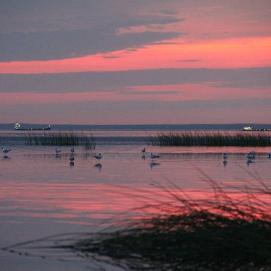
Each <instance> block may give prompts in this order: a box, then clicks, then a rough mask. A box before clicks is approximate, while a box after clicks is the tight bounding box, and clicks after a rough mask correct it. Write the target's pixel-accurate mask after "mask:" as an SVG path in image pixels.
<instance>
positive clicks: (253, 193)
mask: <svg viewBox="0 0 271 271" xmlns="http://www.w3.org/2000/svg"><path fill="white" fill-rule="evenodd" d="M211 185H212V186H213V189H214V190H213V191H214V193H213V196H212V197H210V196H208V197H207V198H206V199H201V200H199V199H195V200H193V199H191V198H189V197H187V196H186V195H185V194H184V193H183V192H182V190H181V189H176V187H173V188H174V189H173V190H174V192H173V190H170V189H168V188H163V189H164V191H165V192H167V193H168V196H169V198H171V199H174V202H175V203H174V204H172V203H168V204H166V203H165V204H161V205H159V206H158V207H157V208H158V210H160V211H161V213H160V215H159V214H156V215H154V216H153V217H151V218H148V219H142V220H141V221H139V222H138V223H136V224H135V227H132V228H127V229H124V230H118V231H115V232H113V233H109V234H104V235H103V234H100V235H97V237H96V238H91V239H87V240H84V239H83V240H80V241H78V242H77V243H76V244H75V245H74V246H73V247H72V248H73V249H75V250H77V251H80V252H82V253H85V255H86V256H87V255H89V254H91V255H93V254H94V255H95V254H96V255H102V256H107V257H110V258H111V259H113V260H115V261H117V262H118V263H125V264H124V265H122V266H128V267H129V268H131V269H133V270H163V271H165V270H167V271H168V270H244V271H245V270H262V271H264V270H271V214H270V200H271V191H270V190H269V188H268V187H267V186H266V185H265V184H264V183H262V187H261V188H258V189H253V190H252V189H250V190H246V192H243V193H242V194H240V195H238V196H236V194H231V193H229V192H225V191H224V190H223V189H222V188H221V187H219V186H218V185H217V184H215V183H214V182H211ZM263 198H265V200H263ZM148 207H149V206H148ZM148 207H146V208H148ZM165 208H166V209H167V211H166V214H165V212H164V209H165Z"/></svg>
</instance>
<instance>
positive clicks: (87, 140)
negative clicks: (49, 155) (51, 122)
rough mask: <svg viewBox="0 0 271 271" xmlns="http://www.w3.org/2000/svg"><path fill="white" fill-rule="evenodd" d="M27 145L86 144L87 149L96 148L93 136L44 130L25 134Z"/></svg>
mask: <svg viewBox="0 0 271 271" xmlns="http://www.w3.org/2000/svg"><path fill="white" fill-rule="evenodd" d="M25 144H26V145H36V146H38V145H41V146H79V145H82V146H85V148H86V149H95V146H96V144H95V140H94V138H93V136H91V135H90V136H89V135H84V134H83V133H82V134H80V133H73V132H66V133H65V132H54V133H51V132H44V133H27V134H26V135H25Z"/></svg>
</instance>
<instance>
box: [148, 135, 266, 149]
mask: <svg viewBox="0 0 271 271" xmlns="http://www.w3.org/2000/svg"><path fill="white" fill-rule="evenodd" d="M151 141H152V144H153V145H159V146H243V147H246V146H247V147H249V146H251V147H264V146H271V134H270V133H268V132H266V133H265V132H238V133H233V132H224V133H223V132H183V133H160V134H158V135H157V136H154V137H153V138H152V140H151Z"/></svg>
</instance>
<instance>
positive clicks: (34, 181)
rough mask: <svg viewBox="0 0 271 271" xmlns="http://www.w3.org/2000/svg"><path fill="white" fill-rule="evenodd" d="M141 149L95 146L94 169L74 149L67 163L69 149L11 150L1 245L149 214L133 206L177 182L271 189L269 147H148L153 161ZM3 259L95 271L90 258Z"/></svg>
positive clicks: (0, 198) (5, 161) (32, 266)
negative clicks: (250, 157)
mask: <svg viewBox="0 0 271 271" xmlns="http://www.w3.org/2000/svg"><path fill="white" fill-rule="evenodd" d="M142 148H143V146H136V145H126V146H123V145H122V146H121V145H119V146H118V145H117V146H110V145H108V146H98V147H97V150H96V151H97V152H101V153H103V159H102V161H101V165H100V166H97V165H96V164H97V161H95V159H94V158H93V156H92V153H90V152H86V151H85V150H84V149H82V148H77V149H76V150H75V163H74V165H70V163H69V155H70V148H62V149H61V150H62V152H61V155H60V157H56V155H55V152H54V148H53V147H34V146H32V147H30V146H14V147H13V150H12V152H11V153H10V155H9V158H2V159H1V160H0V184H1V186H0V203H1V204H0V219H1V224H0V247H6V246H10V245H13V244H16V243H19V242H24V241H29V240H35V239H38V238H42V237H46V236H50V235H55V234H62V233H73V232H96V231H98V230H101V229H103V228H106V227H107V226H108V225H110V224H111V222H113V221H115V220H117V219H118V218H119V217H120V214H121V217H122V218H123V217H126V218H128V219H132V218H133V217H134V216H138V215H142V212H144V211H142V210H141V211H139V209H135V208H136V207H140V206H143V205H144V204H146V203H148V202H150V201H151V200H152V199H153V198H157V197H158V198H160V199H161V200H162V199H164V198H163V197H165V195H163V193H162V192H161V189H160V186H161V185H162V186H165V187H170V186H171V185H172V183H174V184H175V185H177V186H178V187H180V188H182V189H184V190H185V191H188V192H189V193H195V194H196V193H201V192H204V191H205V192H206V191H208V190H210V187H209V185H208V182H207V181H206V179H208V178H210V179H212V180H215V181H216V182H218V183H219V184H225V185H227V186H229V187H236V186H244V185H250V184H253V183H255V180H259V179H262V180H264V181H265V182H266V183H267V184H270V185H271V172H270V166H271V159H268V157H267V153H268V152H270V149H269V148H236V147H232V148H229V147H227V148H210V147H209V148H207V147H193V148H191V147H163V148H161V147H147V149H148V151H149V152H154V153H159V154H160V158H159V159H158V160H157V161H156V162H155V163H151V160H150V159H149V157H148V155H146V156H145V158H144V157H142V154H141V152H140V150H141V149H142ZM249 151H256V153H257V155H256V159H255V161H253V163H247V158H246V154H247V153H248V152H249ZM225 152H226V153H228V158H227V159H226V162H227V163H223V153H225ZM34 254H35V253H34ZM48 258H49V259H48ZM65 259H67V257H66V258H65ZM0 261H1V270H9V271H10V270H11V271H13V270H20V271H24V270H28V271H32V270H59V271H62V270H68V271H69V270H79V271H80V270H92V269H90V268H91V263H90V262H89V261H84V260H80V261H78V259H72V258H70V261H69V262H66V261H63V259H62V258H61V257H55V258H52V257H51V258H50V257H41V256H40V255H37V257H33V256H29V255H18V254H16V253H10V252H7V251H1V252H0ZM108 270H113V269H112V267H110V268H109V269H108Z"/></svg>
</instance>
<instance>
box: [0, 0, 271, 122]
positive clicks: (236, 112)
mask: <svg viewBox="0 0 271 271" xmlns="http://www.w3.org/2000/svg"><path fill="white" fill-rule="evenodd" d="M0 101H1V103H0V122H2V123H3V122H15V121H19V122H32V123H52V124H54V123H74V124H76V123H78V124H114V123H116V124H120V123H122V124H126V123H131V124H135V123H172V124H173V123H238V122H239V123H240V122H245V123H270V121H271V1H270V0H258V1H255V0H227V1H222V0H217V1H215V0H204V1H199V0H167V1H164V0H73V1H72V0H48V1H44V0H24V1H21V0H9V1H1V2H0Z"/></svg>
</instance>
